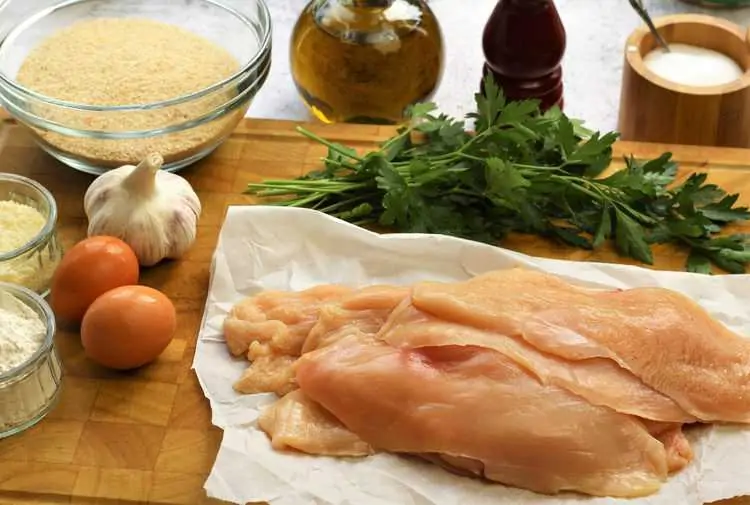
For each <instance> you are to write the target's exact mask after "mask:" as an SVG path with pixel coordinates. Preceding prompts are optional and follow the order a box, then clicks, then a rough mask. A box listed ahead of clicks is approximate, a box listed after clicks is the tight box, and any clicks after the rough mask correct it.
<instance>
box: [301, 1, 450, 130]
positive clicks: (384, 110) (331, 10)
mask: <svg viewBox="0 0 750 505" xmlns="http://www.w3.org/2000/svg"><path fill="white" fill-rule="evenodd" d="M290 57H291V70H292V76H293V77H294V82H295V84H296V86H297V90H298V91H299V93H300V95H301V96H302V99H303V100H304V101H305V103H306V104H307V105H308V107H309V108H310V110H311V111H312V113H313V114H314V115H315V116H316V117H318V118H319V119H320V120H322V121H324V122H326V123H343V122H351V123H374V124H393V123H398V122H400V121H401V120H402V119H403V117H404V113H405V111H406V109H407V107H408V106H410V105H412V104H414V103H417V102H421V101H425V100H429V99H430V97H431V96H432V95H433V93H434V92H435V90H436V88H437V86H438V84H439V82H440V78H441V76H442V71H443V38H442V33H441V31H440V26H439V24H438V21H437V18H436V17H435V15H434V13H433V12H432V11H431V10H430V8H429V7H428V6H427V4H426V3H425V2H424V1H423V0H312V2H310V3H309V4H308V5H307V7H306V8H305V9H304V11H303V12H302V14H301V16H300V17H299V19H298V20H297V24H296V26H295V28H294V31H293V33H292V40H291V55H290Z"/></svg>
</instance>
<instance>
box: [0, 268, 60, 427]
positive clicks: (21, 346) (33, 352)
mask: <svg viewBox="0 0 750 505" xmlns="http://www.w3.org/2000/svg"><path fill="white" fill-rule="evenodd" d="M54 336H55V317H54V315H53V313H52V309H50V307H49V305H48V304H47V302H45V301H44V299H43V298H42V297H40V296H39V295H38V294H36V293H34V292H33V291H31V290H29V289H26V288H24V287H21V286H16V285H13V284H8V283H3V282H0V438H4V437H8V436H11V435H14V434H16V433H20V432H21V431H23V430H25V429H27V428H29V427H31V426H33V425H34V424H36V423H37V422H39V420H41V419H42V418H43V417H44V416H45V415H47V413H48V412H49V411H50V410H51V409H52V407H53V406H54V405H55V403H56V402H57V399H58V396H59V392H60V383H61V380H62V365H61V362H60V358H59V356H58V354H57V350H56V348H55V343H54Z"/></svg>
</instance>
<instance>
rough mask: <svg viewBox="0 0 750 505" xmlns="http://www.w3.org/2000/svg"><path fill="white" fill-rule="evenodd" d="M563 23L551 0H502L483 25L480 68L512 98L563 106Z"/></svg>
mask: <svg viewBox="0 0 750 505" xmlns="http://www.w3.org/2000/svg"><path fill="white" fill-rule="evenodd" d="M565 43H566V37H565V28H564V27H563V24H562V20H561V19H560V15H559V14H558V12H557V8H556V7H555V3H554V1H553V0H500V1H499V2H498V3H497V7H495V10H494V11H493V13H492V15H491V16H490V19H489V21H488V22H487V25H486V26H485V29H484V35H483V39H482V45H483V49H484V56H485V60H486V63H485V66H484V74H485V75H486V74H487V73H488V72H492V74H493V75H494V77H495V81H496V82H497V83H498V84H499V85H500V86H502V88H503V90H504V91H505V94H506V96H507V97H508V98H510V99H512V100H523V99H528V98H537V99H539V100H541V102H542V104H541V106H542V108H543V109H548V108H549V107H551V106H553V105H558V106H560V107H561V108H562V106H563V82H562V67H561V65H560V62H561V61H562V58H563V55H564V54H565Z"/></svg>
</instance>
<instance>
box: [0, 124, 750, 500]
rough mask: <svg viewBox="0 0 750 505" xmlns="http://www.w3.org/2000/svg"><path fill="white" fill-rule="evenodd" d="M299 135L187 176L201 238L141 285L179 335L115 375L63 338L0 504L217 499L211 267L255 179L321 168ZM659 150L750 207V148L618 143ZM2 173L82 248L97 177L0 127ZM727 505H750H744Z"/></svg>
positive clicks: (316, 149)
mask: <svg viewBox="0 0 750 505" xmlns="http://www.w3.org/2000/svg"><path fill="white" fill-rule="evenodd" d="M294 126H295V125H294V123H289V122H284V121H268V120H264V121H261V120H247V121H245V122H244V123H242V124H241V125H240V126H239V127H238V128H237V130H236V131H235V132H234V134H233V135H232V136H231V138H229V139H228V140H227V142H226V143H225V144H223V145H222V147H221V148H219V149H218V150H217V151H216V152H215V153H214V154H213V155H212V156H211V157H210V158H208V159H206V160H204V161H202V162H199V163H198V164H196V165H195V166H193V167H191V168H189V169H187V170H185V171H184V172H182V175H184V176H185V177H186V178H187V179H188V180H189V181H190V182H191V183H192V184H193V186H194V188H195V189H196V191H197V192H198V193H199V195H200V197H201V200H202V202H203V205H204V212H203V216H202V218H201V221H200V225H199V232H198V239H197V242H196V244H195V246H194V247H193V248H192V250H191V251H190V252H189V253H188V255H187V256H186V257H185V258H184V259H182V260H180V261H176V262H170V263H165V264H162V265H160V266H157V267H154V268H151V269H147V270H144V271H143V274H142V279H141V280H142V283H144V284H146V285H149V286H153V287H155V288H157V289H160V290H162V291H163V292H164V293H166V294H167V295H168V296H169V297H170V298H171V299H172V300H173V301H174V303H175V305H176V307H177V310H178V317H179V326H178V332H177V335H176V338H175V339H174V341H173V342H172V343H171V344H170V346H169V347H168V348H167V350H166V351H165V352H164V354H163V355H162V356H161V357H160V358H159V359H158V361H156V362H155V363H153V364H151V365H149V366H147V367H145V368H143V369H141V370H139V371H136V372H130V373H114V372H110V371H107V370H104V369H102V368H100V367H98V366H96V365H94V364H92V363H91V362H89V361H87V359H86V358H85V357H84V356H83V353H82V349H81V345H80V341H79V335H78V334H76V333H74V332H70V331H64V330H62V331H59V332H58V335H57V337H56V343H57V346H58V348H59V350H60V354H61V357H62V360H63V364H64V369H65V376H64V379H63V394H62V399H61V401H60V403H59V404H58V405H57V407H56V408H55V409H54V410H53V411H52V412H51V413H50V414H49V416H48V417H47V418H46V419H44V420H43V421H42V422H41V423H39V424H38V425H37V426H36V427H34V428H32V429H30V430H29V431H27V432H25V433H23V434H21V435H17V436H14V437H11V438H9V439H5V440H2V441H0V505H11V504H12V505H23V504H34V505H52V504H61V503H66V504H102V505H111V504H127V505H131V504H136V503H148V504H163V505H208V504H218V503H220V502H218V501H216V500H212V499H209V498H207V497H206V495H205V492H204V491H203V483H204V481H205V478H206V476H207V474H208V472H209V470H210V468H211V465H212V464H213V460H214V458H215V456H216V451H217V448H218V445H219V441H220V438H221V432H220V430H218V429H217V428H215V427H212V426H211V422H210V411H209V406H208V402H207V401H206V399H205V398H204V396H203V393H202V392H201V389H200V386H199V385H198V382H197V380H196V378H195V374H194V373H193V372H192V370H191V368H190V367H191V363H192V358H193V353H194V350H195V343H196V333H197V331H198V326H199V324H200V320H201V316H202V312H203V306H204V302H205V297H206V291H207V287H208V280H209V266H210V260H211V255H212V253H213V250H214V247H215V244H216V240H217V236H218V233H219V229H220V227H221V224H222V220H223V217H224V213H225V211H226V208H227V206H228V205H233V204H251V203H254V202H253V200H252V198H250V197H248V196H245V195H243V194H242V191H243V190H244V189H245V186H246V184H247V183H248V182H250V181H259V180H262V179H264V178H271V177H274V178H279V177H294V176H298V175H300V174H302V173H304V172H306V171H308V170H310V169H312V168H314V167H316V166H317V162H318V159H319V157H320V156H321V155H322V154H323V153H324V149H322V148H321V147H320V146H315V145H313V144H312V143H311V142H310V141H308V140H306V139H305V138H303V137H302V136H300V135H298V134H297V133H296V132H295V131H294ZM310 128H311V129H313V130H314V131H316V132H317V133H319V134H322V135H324V136H325V137H327V138H330V139H333V140H336V141H339V142H344V143H347V144H350V145H353V146H355V147H358V148H361V149H366V148H368V147H372V146H373V145H374V143H375V142H377V141H379V140H382V139H384V138H386V137H387V136H388V135H389V134H390V133H391V131H392V130H391V129H390V128H388V127H379V126H321V125H315V126H310ZM665 150H672V151H673V152H674V153H675V154H676V156H677V158H678V159H680V160H682V161H683V163H684V164H683V175H684V174H685V173H688V172H689V171H692V170H696V169H701V170H704V169H708V170H710V172H711V174H712V176H711V178H712V179H713V180H714V181H715V182H717V183H720V184H722V185H724V186H725V187H727V188H729V189H731V190H733V191H746V195H745V196H743V201H744V202H745V203H747V204H750V151H745V150H739V149H733V150H732V149H715V148H697V147H679V148H678V147H673V146H664V145H656V144H652V145H646V144H634V143H621V144H619V145H618V147H617V151H618V154H624V153H627V154H630V153H633V154H635V155H637V156H648V157H652V156H655V155H658V154H660V153H661V152H663V151H665ZM0 171H2V172H11V173H17V174H23V175H26V176H29V177H32V178H34V179H36V180H37V181H39V182H40V183H42V184H43V185H45V186H46V187H47V188H48V189H49V190H50V191H51V192H52V193H53V194H54V196H55V198H56V199H57V203H58V207H59V215H60V220H59V225H58V230H59V234H60V237H61V240H62V243H63V245H64V247H70V246H72V245H73V244H74V243H75V242H76V241H78V240H80V239H82V238H84V236H85V229H86V220H85V216H84V213H83V208H82V197H83V193H84V191H85V189H86V187H87V186H88V184H89V183H90V182H91V181H92V176H89V175H85V174H82V173H78V172H76V171H74V170H72V169H70V168H68V167H65V166H63V165H62V164H60V163H58V162H57V161H55V160H53V159H52V158H51V157H49V156H48V155H47V154H45V153H44V152H42V151H41V150H40V149H39V148H37V147H36V146H35V145H34V144H33V143H32V141H31V138H30V137H29V135H28V134H27V133H26V132H25V131H24V130H22V129H21V128H20V127H19V126H17V125H16V124H15V123H13V122H12V121H10V120H7V119H6V120H2V121H0ZM505 245H507V246H509V247H513V248H517V249H520V250H522V251H524V252H527V253H532V254H537V255H541V256H548V257H560V258H570V259H575V260H596V261H617V260H618V259H619V258H618V257H617V256H616V255H615V254H614V253H613V252H612V251H611V250H606V249H605V250H602V251H598V252H596V253H593V252H588V251H574V250H571V249H569V248H565V247H559V246H556V245H554V244H550V243H547V242H543V241H539V240H538V239H533V238H529V237H514V238H512V239H510V240H509V241H508V242H507V243H506V244H505ZM657 256H658V258H657V263H656V265H655V266H654V268H674V269H680V268H681V267H682V262H683V260H684V257H682V256H681V255H680V254H675V253H674V251H672V250H670V249H667V248H664V249H662V250H660V251H659V254H658V255H657ZM248 478H249V479H251V478H252V476H248ZM725 503H730V502H725ZM731 503H732V504H733V505H739V504H741V503H744V504H745V505H750V500H748V501H742V500H734V501H733V502H731ZM394 505H399V504H394ZM675 505H678V504H675Z"/></svg>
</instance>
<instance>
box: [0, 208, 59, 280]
mask: <svg viewBox="0 0 750 505" xmlns="http://www.w3.org/2000/svg"><path fill="white" fill-rule="evenodd" d="M46 222H47V219H46V218H45V217H44V216H43V215H42V214H41V213H40V212H39V211H38V210H36V209H35V208H34V207H31V206H29V205H25V204H22V203H18V202H13V201H10V200H3V201H0V254H3V253H8V252H11V251H15V250H16V249H18V248H20V247H23V246H24V245H26V244H27V243H28V242H29V241H31V240H32V239H33V238H34V237H35V236H36V235H37V234H38V233H39V232H40V231H41V230H42V228H44V225H45V223H46ZM51 242H52V241H50V242H48V243H47V244H44V245H40V247H39V248H38V249H35V250H32V251H29V252H27V253H24V254H23V255H21V256H18V257H15V258H12V259H8V260H5V261H0V281H2V282H10V283H12V284H18V285H20V286H24V287H26V288H28V289H31V290H32V291H36V292H37V293H42V292H44V291H46V290H47V288H48V284H49V281H50V279H51V278H52V274H53V272H54V269H55V268H56V267H57V264H58V263H59V260H60V251H59V250H58V249H57V244H56V243H51Z"/></svg>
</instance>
